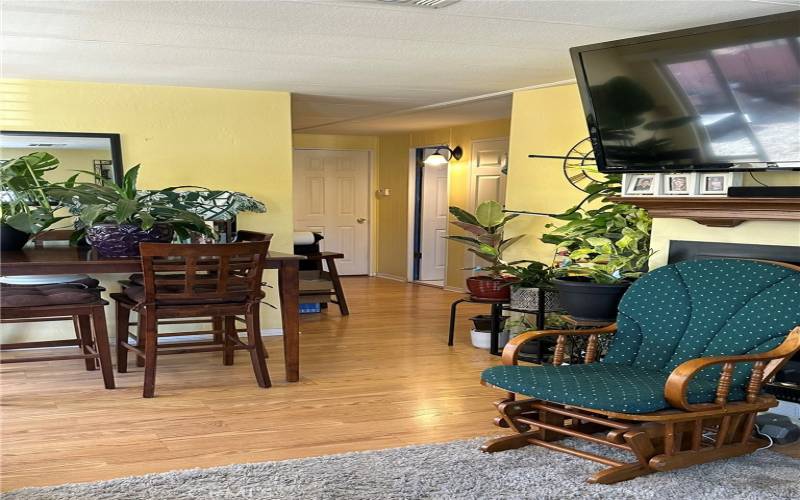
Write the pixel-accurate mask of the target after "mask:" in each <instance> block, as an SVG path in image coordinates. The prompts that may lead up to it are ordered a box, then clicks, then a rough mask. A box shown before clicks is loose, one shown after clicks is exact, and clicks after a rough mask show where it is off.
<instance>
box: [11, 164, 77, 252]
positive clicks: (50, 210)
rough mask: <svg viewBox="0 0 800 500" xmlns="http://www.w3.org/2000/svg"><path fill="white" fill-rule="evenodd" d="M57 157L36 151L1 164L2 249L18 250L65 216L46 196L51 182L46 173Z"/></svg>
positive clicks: (54, 166)
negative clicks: (62, 215)
mask: <svg viewBox="0 0 800 500" xmlns="http://www.w3.org/2000/svg"><path fill="white" fill-rule="evenodd" d="M58 165H59V161H58V159H57V158H56V157H55V156H53V155H51V154H50V153H43V152H36V153H31V154H29V155H25V156H21V157H19V158H14V159H11V160H7V161H3V162H2V163H0V211H1V212H0V214H2V224H0V230H2V234H0V239H1V240H2V249H3V250H19V249H21V248H22V247H23V246H24V245H25V243H27V242H28V240H29V239H30V237H31V236H32V235H34V234H37V233H39V232H41V231H43V230H45V229H47V228H48V227H50V226H51V225H52V224H53V223H54V222H57V221H59V220H61V219H64V217H56V216H55V215H54V212H55V211H56V210H57V209H58V208H60V206H59V205H57V204H55V203H53V202H52V200H51V199H50V197H48V196H47V193H46V189H47V187H48V186H50V183H49V182H48V181H47V180H45V179H44V174H45V172H48V171H50V170H53V169H55V168H57V167H58Z"/></svg>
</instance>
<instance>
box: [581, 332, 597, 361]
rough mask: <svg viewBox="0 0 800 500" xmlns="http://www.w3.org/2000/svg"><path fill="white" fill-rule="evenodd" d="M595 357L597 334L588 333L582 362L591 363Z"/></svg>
mask: <svg viewBox="0 0 800 500" xmlns="http://www.w3.org/2000/svg"><path fill="white" fill-rule="evenodd" d="M596 357H597V335H589V342H588V343H587V344H586V357H585V358H584V360H583V362H584V363H587V364H588V363H592V362H593V361H594V358H596Z"/></svg>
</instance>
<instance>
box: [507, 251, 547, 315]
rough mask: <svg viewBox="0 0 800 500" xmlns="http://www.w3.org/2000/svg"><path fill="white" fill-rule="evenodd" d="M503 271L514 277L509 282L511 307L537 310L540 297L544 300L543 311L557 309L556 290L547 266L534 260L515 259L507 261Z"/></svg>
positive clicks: (522, 309)
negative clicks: (514, 260) (511, 281)
mask: <svg viewBox="0 0 800 500" xmlns="http://www.w3.org/2000/svg"><path fill="white" fill-rule="evenodd" d="M521 264H527V265H521ZM504 272H505V273H506V274H508V275H510V276H513V277H514V278H515V281H514V282H513V283H512V284H511V308H512V309H518V310H521V311H538V310H539V305H540V304H539V302H540V298H541V299H543V300H544V310H545V311H555V310H558V309H559V307H560V306H559V303H558V292H557V291H556V289H555V286H554V285H553V283H552V281H551V280H552V279H553V270H552V269H551V268H550V267H549V266H547V265H545V264H542V263H541V262H536V261H529V260H525V261H516V262H511V263H509V265H508V266H506V267H505V269H504Z"/></svg>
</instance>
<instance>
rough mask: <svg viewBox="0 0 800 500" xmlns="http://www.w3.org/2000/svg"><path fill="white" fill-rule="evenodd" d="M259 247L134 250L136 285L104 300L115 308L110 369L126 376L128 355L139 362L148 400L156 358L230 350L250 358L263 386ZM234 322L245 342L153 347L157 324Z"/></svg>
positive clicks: (229, 338) (226, 338)
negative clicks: (135, 326)
mask: <svg viewBox="0 0 800 500" xmlns="http://www.w3.org/2000/svg"><path fill="white" fill-rule="evenodd" d="M267 248H268V243H267V242H265V241H260V242H246V243H230V244H221V245H174V244H167V243H142V244H140V253H141V256H142V270H143V273H142V276H143V286H138V285H133V284H132V285H130V286H128V287H126V288H125V289H124V290H123V292H122V293H114V294H111V298H112V299H114V300H115V301H116V305H117V370H118V371H119V372H120V373H125V372H127V354H128V351H131V352H133V353H134V354H135V355H136V356H138V357H139V358H141V359H144V372H145V374H144V391H143V396H144V397H146V398H151V397H153V396H154V395H155V375H156V359H157V356H158V355H159V354H161V355H165V354H184V353H191V352H210V351H223V352H224V353H225V357H226V358H227V357H229V356H230V357H232V355H233V352H234V351H235V350H237V349H245V350H248V351H249V352H250V359H251V361H252V363H253V370H254V371H255V376H256V381H257V382H258V385H259V386H260V387H264V388H266V387H269V386H270V385H271V383H270V379H269V373H268V372H267V366H266V362H265V361H264V346H263V344H262V342H261V329H260V317H259V308H260V304H261V299H262V298H263V297H264V292H263V291H262V289H261V279H262V273H263V270H264V258H265V257H266V255H267ZM130 311H137V312H138V313H139V323H140V329H139V336H138V337H137V342H136V344H130V343H129V336H130V335H131V332H130V331H129V323H130V321H129V319H130ZM237 316H243V317H244V318H245V324H246V331H247V343H245V342H242V341H241V340H240V339H239V336H238V334H237V333H236V332H235V329H234V331H233V332H230V331H226V332H225V333H223V339H222V343H221V344H220V343H218V342H216V341H215V340H214V339H212V340H210V341H199V342H182V343H180V344H178V345H172V346H162V348H159V345H158V340H159V337H163V336H170V334H169V333H167V334H165V335H159V333H158V327H159V321H160V320H164V319H173V318H175V319H186V318H198V317H201V318H202V317H206V318H207V317H212V318H223V322H231V321H233V318H235V317H237ZM194 333H195V334H196V333H208V332H194ZM180 335H186V333H185V332H181V333H180Z"/></svg>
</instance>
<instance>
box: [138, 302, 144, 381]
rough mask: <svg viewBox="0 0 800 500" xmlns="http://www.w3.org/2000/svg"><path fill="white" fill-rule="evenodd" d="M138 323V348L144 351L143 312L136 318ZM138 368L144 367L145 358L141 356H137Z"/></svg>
mask: <svg viewBox="0 0 800 500" xmlns="http://www.w3.org/2000/svg"><path fill="white" fill-rule="evenodd" d="M136 323H138V325H137V327H136V347H138V348H139V349H142V350H144V346H145V341H144V340H145V339H144V316H143V314H142V313H141V312H139V317H138V318H136ZM136 366H138V367H139V368H142V367H144V358H143V357H141V356H136Z"/></svg>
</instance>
